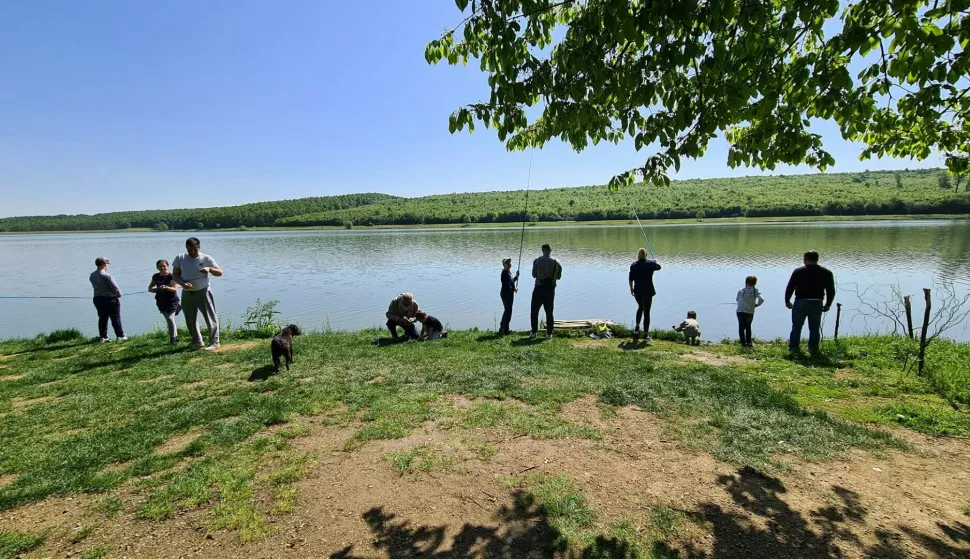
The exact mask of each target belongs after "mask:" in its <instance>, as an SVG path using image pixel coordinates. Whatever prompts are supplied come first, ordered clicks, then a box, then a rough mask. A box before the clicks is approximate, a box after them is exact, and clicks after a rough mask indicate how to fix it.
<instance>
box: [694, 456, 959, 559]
mask: <svg viewBox="0 0 970 559" xmlns="http://www.w3.org/2000/svg"><path fill="white" fill-rule="evenodd" d="M717 483H718V484H719V485H721V486H723V487H724V489H725V491H727V493H728V495H730V497H731V499H732V500H733V501H734V504H735V505H737V506H738V507H739V508H740V509H741V511H742V512H736V511H729V510H725V509H724V508H722V507H721V506H720V505H718V504H715V503H704V504H702V505H701V506H700V507H699V508H698V510H697V511H696V512H693V513H689V515H690V516H691V517H692V518H693V519H694V520H695V521H698V522H699V523H701V524H703V525H706V526H709V527H710V529H711V531H712V535H713V550H712V552H711V553H709V554H708V553H706V552H701V551H700V550H696V549H690V548H688V549H687V550H685V553H686V554H687V555H688V556H698V557H707V556H710V557H718V558H721V557H725V558H738V559H740V558H748V557H759V558H760V557H765V558H768V557H800V558H806V559H822V558H825V559H828V558H831V557H843V556H845V555H846V554H847V553H846V552H847V551H848V552H849V554H855V553H857V552H858V551H860V550H861V551H862V556H864V557H884V558H903V557H916V556H918V557H935V558H941V559H942V558H949V557H967V556H970V555H968V553H970V546H967V545H965V544H967V543H970V527H967V526H966V525H964V524H962V523H959V522H955V523H953V524H952V525H945V524H943V523H938V527H939V528H940V531H941V533H942V534H943V535H945V536H946V537H947V538H948V539H949V540H950V541H946V540H945V539H943V538H940V537H938V536H934V535H930V534H924V533H921V532H919V531H917V530H914V529H911V528H909V527H906V526H900V527H899V531H900V532H902V533H904V534H906V535H907V536H909V539H908V542H907V541H906V540H904V538H902V536H901V534H900V533H899V532H894V531H890V530H887V529H883V528H880V529H879V530H877V531H876V532H875V534H876V539H877V543H876V544H874V545H869V546H866V545H865V544H864V543H863V542H862V541H861V540H860V539H859V537H858V536H857V535H856V533H855V529H856V528H858V529H861V528H862V527H863V524H864V523H865V521H866V516H867V514H868V510H867V509H866V507H865V506H863V504H862V501H861V499H860V496H859V494H858V493H855V492H854V491H851V490H849V489H846V488H844V487H839V486H833V487H832V495H833V497H834V499H832V501H834V503H833V504H828V505H824V506H822V507H820V508H818V509H815V510H812V511H809V512H808V514H807V515H806V514H803V513H801V512H799V511H797V510H795V509H794V508H792V507H791V506H790V505H789V504H788V503H787V502H785V501H784V500H783V499H782V496H783V495H784V494H785V493H786V492H787V489H786V488H785V485H784V484H783V483H782V482H781V480H779V479H778V478H775V477H771V476H768V475H766V474H764V473H762V472H760V471H758V470H756V469H754V468H751V467H745V468H742V469H740V470H738V472H737V473H735V474H733V475H724V476H720V477H718V479H717ZM914 547H917V548H918V549H917V550H914V549H913V548H914Z"/></svg>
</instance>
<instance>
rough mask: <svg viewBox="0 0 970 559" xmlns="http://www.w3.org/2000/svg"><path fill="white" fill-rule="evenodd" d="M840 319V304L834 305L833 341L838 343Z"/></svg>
mask: <svg viewBox="0 0 970 559" xmlns="http://www.w3.org/2000/svg"><path fill="white" fill-rule="evenodd" d="M841 318H842V303H836V304H835V341H836V342H838V341H839V322H840V320H841Z"/></svg>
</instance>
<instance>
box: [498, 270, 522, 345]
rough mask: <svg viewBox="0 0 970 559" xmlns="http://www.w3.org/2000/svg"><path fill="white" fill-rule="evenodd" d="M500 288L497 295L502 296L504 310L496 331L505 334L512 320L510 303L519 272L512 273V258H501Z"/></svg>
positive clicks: (513, 300) (501, 334)
mask: <svg viewBox="0 0 970 559" xmlns="http://www.w3.org/2000/svg"><path fill="white" fill-rule="evenodd" d="M501 280H502V290H501V291H500V292H499V296H500V297H502V306H503V307H504V308H505V311H504V312H503V313H502V322H500V323H499V327H498V333H499V335H500V336H507V335H509V334H510V333H511V332H510V330H509V323H511V322H512V303H513V302H515V294H516V292H518V291H519V273H518V272H516V273H515V276H513V275H512V259H511V258H505V259H504V260H502V275H501Z"/></svg>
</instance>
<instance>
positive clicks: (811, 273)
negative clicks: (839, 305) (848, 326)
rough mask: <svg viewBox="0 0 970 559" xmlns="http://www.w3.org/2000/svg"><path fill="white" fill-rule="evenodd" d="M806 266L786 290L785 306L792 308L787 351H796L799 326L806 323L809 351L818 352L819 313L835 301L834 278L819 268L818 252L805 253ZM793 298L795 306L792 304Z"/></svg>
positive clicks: (800, 330) (797, 273)
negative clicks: (793, 297)
mask: <svg viewBox="0 0 970 559" xmlns="http://www.w3.org/2000/svg"><path fill="white" fill-rule="evenodd" d="M804 262H805V265H804V266H802V267H801V268H798V269H797V270H795V271H794V272H792V275H791V279H790V280H788V287H787V288H785V306H787V307H788V308H789V309H791V323H792V328H791V337H790V338H789V340H788V350H789V351H791V352H792V353H796V352H798V351H799V346H800V345H801V342H802V327H803V326H804V325H805V320H806V319H807V320H808V350H809V351H810V352H812V353H818V344H819V341H820V340H821V338H822V328H821V326H822V313H823V312H829V308H831V307H832V301H833V300H834V299H835V276H833V275H832V272H830V271H829V270H828V269H827V268H823V267H822V266H819V265H818V253H817V252H815V251H814V250H810V251H808V252H806V253H805V258H804ZM792 295H794V296H795V302H794V304H793V303H792V302H791V298H792Z"/></svg>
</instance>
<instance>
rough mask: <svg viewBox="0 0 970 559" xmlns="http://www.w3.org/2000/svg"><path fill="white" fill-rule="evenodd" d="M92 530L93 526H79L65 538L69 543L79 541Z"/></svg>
mask: <svg viewBox="0 0 970 559" xmlns="http://www.w3.org/2000/svg"><path fill="white" fill-rule="evenodd" d="M93 532H94V526H81V527H80V528H78V529H77V530H75V531H73V532H71V535H70V536H69V537H68V538H67V541H69V542H71V543H80V542H82V541H84V540H85V538H87V537H88V536H90V535H91V534H92V533H93Z"/></svg>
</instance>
